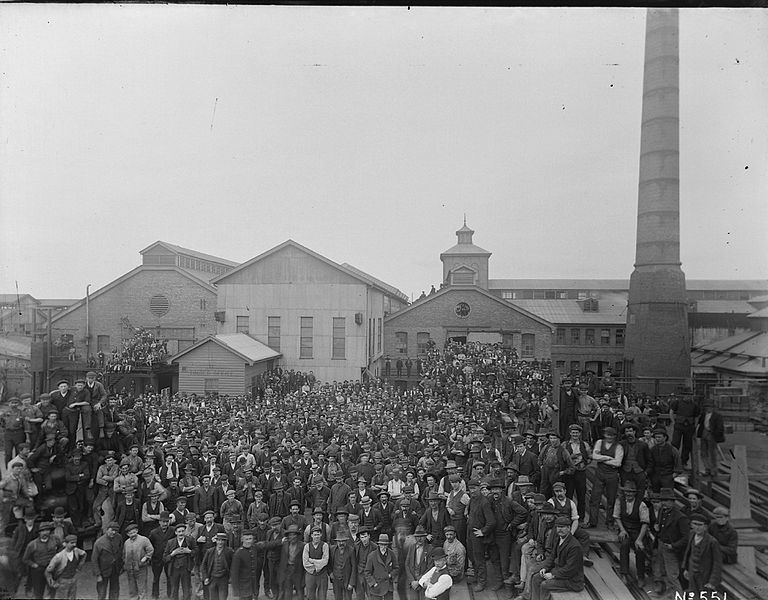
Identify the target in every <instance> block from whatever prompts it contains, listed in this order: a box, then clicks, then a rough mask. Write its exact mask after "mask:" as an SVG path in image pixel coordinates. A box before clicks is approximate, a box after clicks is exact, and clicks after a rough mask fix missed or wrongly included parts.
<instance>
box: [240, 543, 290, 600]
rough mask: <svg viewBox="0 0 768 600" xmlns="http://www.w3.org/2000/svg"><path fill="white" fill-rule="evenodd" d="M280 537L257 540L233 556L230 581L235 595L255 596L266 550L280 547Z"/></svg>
mask: <svg viewBox="0 0 768 600" xmlns="http://www.w3.org/2000/svg"><path fill="white" fill-rule="evenodd" d="M281 546H282V542H281V541H280V539H279V538H278V539H277V540H276V541H273V542H257V543H255V544H254V545H253V546H252V547H250V548H238V549H237V550H236V551H235V552H234V554H233V556H232V566H231V568H230V578H229V582H230V583H231V584H232V591H233V593H234V595H235V596H245V597H250V596H255V595H257V594H258V586H259V580H258V579H257V576H258V574H259V573H260V568H261V565H263V564H264V559H265V551H266V550H269V549H275V548H280V547H281Z"/></svg>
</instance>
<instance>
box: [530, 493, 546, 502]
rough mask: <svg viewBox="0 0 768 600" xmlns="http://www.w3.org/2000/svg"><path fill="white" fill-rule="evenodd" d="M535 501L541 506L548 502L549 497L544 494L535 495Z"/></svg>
mask: <svg viewBox="0 0 768 600" xmlns="http://www.w3.org/2000/svg"><path fill="white" fill-rule="evenodd" d="M533 501H534V502H538V503H539V504H541V503H542V502H546V501H547V497H546V496H545V495H544V494H539V493H534V494H533Z"/></svg>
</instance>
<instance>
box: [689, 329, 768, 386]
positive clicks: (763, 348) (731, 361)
mask: <svg viewBox="0 0 768 600" xmlns="http://www.w3.org/2000/svg"><path fill="white" fill-rule="evenodd" d="M766 359H768V332H765V331H761V332H756V331H750V332H747V333H740V334H738V335H734V336H731V337H728V338H725V339H722V340H717V341H716V342H712V343H709V344H702V345H700V346H696V347H695V348H693V349H692V350H691V363H692V366H693V367H710V368H713V369H722V370H726V371H730V372H734V373H740V374H743V375H757V376H763V377H764V376H765V375H767V374H768V363H766Z"/></svg>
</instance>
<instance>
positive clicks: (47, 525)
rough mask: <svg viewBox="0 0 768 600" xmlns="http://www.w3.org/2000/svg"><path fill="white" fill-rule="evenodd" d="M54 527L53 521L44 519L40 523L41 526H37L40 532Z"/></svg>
mask: <svg viewBox="0 0 768 600" xmlns="http://www.w3.org/2000/svg"><path fill="white" fill-rule="evenodd" d="M52 529H53V523H51V522H50V521H44V522H43V523H40V526H39V527H38V528H37V530H38V531H39V532H43V531H51V530H52Z"/></svg>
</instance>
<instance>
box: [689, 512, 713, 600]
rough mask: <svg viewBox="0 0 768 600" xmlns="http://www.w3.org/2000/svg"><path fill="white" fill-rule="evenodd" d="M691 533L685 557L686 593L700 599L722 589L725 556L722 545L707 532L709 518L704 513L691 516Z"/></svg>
mask: <svg viewBox="0 0 768 600" xmlns="http://www.w3.org/2000/svg"><path fill="white" fill-rule="evenodd" d="M690 522H691V533H692V535H691V536H690V537H689V538H688V546H687V547H686V549H685V554H684V555H683V562H682V565H681V566H682V569H683V575H684V576H685V578H686V579H687V580H688V587H687V588H686V591H688V592H693V597H694V598H698V597H699V594H700V592H702V591H707V592H711V591H713V590H717V589H719V588H720V582H721V579H722V570H723V556H722V554H721V552H720V544H718V543H717V540H716V539H715V538H714V537H713V536H712V535H711V534H710V533H709V532H708V531H707V527H708V525H709V517H707V516H706V515H704V514H703V513H694V514H692V515H691V516H690Z"/></svg>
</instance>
